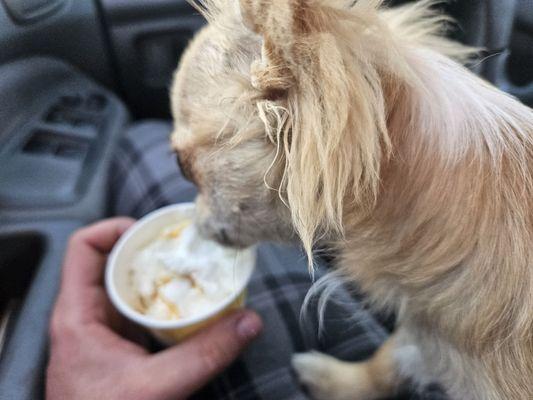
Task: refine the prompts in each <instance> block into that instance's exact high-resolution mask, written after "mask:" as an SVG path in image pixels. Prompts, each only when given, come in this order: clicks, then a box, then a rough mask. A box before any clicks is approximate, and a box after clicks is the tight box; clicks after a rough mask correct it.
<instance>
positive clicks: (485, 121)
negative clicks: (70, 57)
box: [172, 0, 533, 400]
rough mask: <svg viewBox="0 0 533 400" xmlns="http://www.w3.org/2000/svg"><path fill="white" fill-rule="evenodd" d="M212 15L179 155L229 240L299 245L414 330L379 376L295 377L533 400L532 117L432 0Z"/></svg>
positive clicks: (352, 395) (463, 399)
mask: <svg viewBox="0 0 533 400" xmlns="http://www.w3.org/2000/svg"><path fill="white" fill-rule="evenodd" d="M353 3H354V2H353V1H340V0H339V1H336V0H240V1H238V0H205V1H203V2H200V4H197V6H198V8H199V9H200V10H201V11H202V13H203V14H204V15H205V16H206V18H207V19H208V21H209V25H208V26H207V27H206V28H204V29H203V30H202V31H201V32H200V33H199V34H198V35H197V36H196V38H195V39H194V41H193V42H192V43H191V45H190V47H189V49H188V50H187V52H186V54H185V55H184V57H183V60H182V63H181V66H180V68H179V70H178V72H177V75H176V79H175V84H174V88H173V91H172V100H173V113H174V117H175V132H174V133H173V136H172V142H173V146H174V148H175V149H176V151H177V152H178V154H179V158H180V163H181V165H182V168H183V170H184V172H185V173H186V174H187V175H188V176H189V177H190V178H191V179H192V180H194V181H195V182H196V183H197V184H198V186H199V191H200V194H199V197H198V200H197V202H198V210H199V220H198V223H199V225H200V227H201V229H202V230H203V232H204V233H205V234H207V235H209V236H212V237H214V238H216V239H218V240H219V241H221V242H223V243H228V244H235V245H248V244H251V243H253V242H256V241H258V240H262V239H277V240H293V239H294V238H295V237H298V238H299V239H300V240H301V242H302V243H303V246H304V247H305V249H306V251H307V252H308V253H309V254H311V252H312V248H313V246H314V244H315V243H316V242H317V241H322V242H327V243H329V244H330V245H331V247H332V248H333V249H334V251H337V252H338V253H339V254H340V262H339V268H340V271H342V272H343V274H344V276H345V277H346V278H348V279H353V280H356V281H357V282H358V283H359V284H360V285H361V287H362V288H363V289H364V291H365V292H366V293H368V295H369V297H370V299H371V300H372V301H373V302H374V303H375V304H376V306H378V307H387V308H389V309H392V310H394V311H396V312H397V314H398V316H399V327H398V329H397V332H396V333H395V334H394V335H393V337H392V338H391V339H390V340H389V341H388V342H387V343H386V344H385V345H384V346H383V347H382V348H381V349H380V350H379V351H378V352H377V353H376V355H375V356H374V357H373V358H372V359H370V360H369V361H368V362H364V363H356V364H353V363H352V364H350V363H342V362H339V361H336V360H334V359H331V358H329V357H327V356H324V355H320V354H316V353H313V354H306V355H299V356H296V357H295V359H294V366H295V368H296V370H297V372H298V374H299V376H300V379H301V380H302V382H303V383H304V384H307V385H308V386H309V388H310V390H311V393H312V394H313V395H314V396H315V397H316V398H318V399H333V400H335V399H357V400H361V399H376V398H380V397H384V396H388V395H390V394H392V393H394V391H395V390H396V389H397V388H398V386H399V385H400V384H401V382H402V381H403V380H404V379H405V378H413V379H415V380H416V381H418V382H421V383H424V382H426V381H429V380H437V381H438V382H440V383H441V384H442V385H443V387H444V388H445V389H446V390H447V392H448V393H449V395H450V396H451V397H452V398H454V399H457V400H474V399H476V400H502V399H503V400H509V399H512V400H528V399H533V112H532V111H531V110H530V109H528V108H527V107H525V106H523V105H521V104H520V103H519V102H518V101H516V100H515V99H513V98H511V97H509V96H507V95H506V94H504V93H502V92H500V91H499V90H497V89H495V88H494V87H492V86H491V85H490V84H488V83H486V82H484V81H482V80H481V79H478V78H477V77H475V76H474V75H473V74H472V73H470V72H469V71H468V70H467V69H465V68H464V67H462V66H461V65H460V63H459V62H458V61H457V60H461V59H463V60H464V57H465V56H466V57H468V55H469V50H468V49H465V48H463V47H461V46H460V45H457V44H454V43H452V42H450V41H448V40H446V39H444V38H443V37H442V36H440V34H441V33H442V32H441V30H442V27H443V24H444V23H445V22H446V19H445V18H443V17H441V16H438V15H436V14H435V13H433V12H432V11H430V6H431V4H430V2H427V1H425V2H422V3H418V4H416V5H411V6H407V7H403V8H399V9H390V10H388V9H383V8H382V6H381V1H380V0H359V1H357V2H355V3H354V4H353Z"/></svg>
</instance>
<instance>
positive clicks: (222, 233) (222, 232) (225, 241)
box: [216, 228, 234, 246]
mask: <svg viewBox="0 0 533 400" xmlns="http://www.w3.org/2000/svg"><path fill="white" fill-rule="evenodd" d="M216 239H217V242H219V243H220V244H222V245H224V246H233V245H234V243H233V241H232V240H231V238H230V237H229V235H228V231H227V230H226V229H225V228H220V229H218V231H217V233H216Z"/></svg>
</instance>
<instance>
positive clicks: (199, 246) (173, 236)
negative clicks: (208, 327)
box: [130, 221, 253, 320]
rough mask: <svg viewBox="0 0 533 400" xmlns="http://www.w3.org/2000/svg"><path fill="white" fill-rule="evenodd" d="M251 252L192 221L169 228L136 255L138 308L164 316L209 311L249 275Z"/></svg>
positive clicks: (134, 272)
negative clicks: (211, 236)
mask: <svg viewBox="0 0 533 400" xmlns="http://www.w3.org/2000/svg"><path fill="white" fill-rule="evenodd" d="M250 257H251V252H247V251H243V252H240V251H239V250H236V249H230V248H227V247H223V246H221V245H219V244H218V243H215V242H213V241H209V240H206V239H204V238H202V237H201V236H200V235H199V233H198V230H197V228H196V226H195V225H194V224H192V223H191V222H190V221H185V222H182V223H178V224H175V225H173V226H170V227H169V228H166V229H164V230H163V231H162V232H161V233H160V234H159V235H158V236H156V237H155V238H154V240H153V241H151V242H150V243H149V244H148V245H146V246H145V247H144V248H142V249H141V250H139V251H138V252H137V253H136V254H135V255H134V257H133V261H132V267H131V273H130V278H131V286H132V288H133V290H134V291H135V292H136V294H137V297H138V300H139V302H138V307H137V310H138V311H139V312H141V313H143V314H145V315H147V316H150V317H153V318H156V319H160V320H178V319H182V318H189V317H194V316H198V315H203V314H206V313H209V312H210V311H211V310H213V309H214V308H216V307H217V306H218V305H219V304H220V303H221V302H224V301H225V300H226V299H228V298H229V297H230V296H232V295H233V294H235V292H236V291H237V290H240V289H242V286H243V284H244V282H243V281H244V280H245V279H248V276H249V273H250V269H251V268H252V266H253V260H250V259H245V258H250Z"/></svg>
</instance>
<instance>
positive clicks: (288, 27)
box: [239, 0, 388, 254]
mask: <svg viewBox="0 0 533 400" xmlns="http://www.w3.org/2000/svg"><path fill="white" fill-rule="evenodd" d="M381 1H382V0H359V1H358V2H357V3H356V5H355V6H353V7H352V6H351V5H352V3H353V1H348V0H239V6H240V14H241V17H242V20H243V22H244V24H245V26H246V27H248V29H250V30H252V31H253V32H255V33H256V34H258V35H259V36H260V37H261V39H262V54H261V58H260V60H257V61H255V62H254V63H253V65H252V68H251V79H252V84H253V86H254V87H255V88H256V89H258V90H259V91H260V93H261V95H260V97H262V98H261V99H259V101H258V102H257V107H258V110H259V116H260V117H261V119H262V121H263V122H264V124H265V128H266V133H267V136H268V137H269V138H270V139H271V141H272V142H273V143H274V144H276V145H277V147H278V151H277V153H276V154H277V155H278V156H279V160H280V164H283V165H284V167H285V168H284V174H283V177H282V179H281V183H280V187H279V193H280V194H281V195H282V196H284V197H285V200H286V202H287V204H288V205H289V208H290V210H291V214H292V219H293V223H294V225H295V228H296V230H297V232H298V234H299V236H300V239H301V240H302V243H303V245H304V247H305V249H306V251H307V253H308V254H311V251H312V247H313V242H314V240H316V239H317V237H320V236H321V235H325V236H327V235H328V234H329V233H330V232H335V233H337V234H341V235H342V232H343V221H342V219H343V212H344V209H345V207H346V204H345V200H346V199H350V201H349V203H350V206H351V207H354V206H357V207H359V208H361V209H363V208H369V207H371V205H372V202H373V198H374V197H375V196H374V195H375V193H376V192H377V188H378V184H379V165H380V157H381V145H382V144H383V143H387V141H388V136H387V132H386V127H385V115H386V113H385V111H384V109H383V108H384V105H383V101H382V98H383V97H382V96H381V90H382V89H381V79H380V77H379V75H378V71H377V70H376V69H375V68H374V67H373V66H372V65H371V62H370V55H369V52H368V51H366V50H365V51H363V50H361V49H363V48H365V46H368V44H367V41H368V39H367V38H366V37H369V36H370V34H369V32H374V31H376V30H378V29H377V27H378V25H376V24H377V22H376V21H377V20H378V18H377V12H376V11H377V7H378V6H379V4H380V3H381ZM365 35H366V37H365ZM378 43H383V41H379V42H378ZM356 50H357V51H356Z"/></svg>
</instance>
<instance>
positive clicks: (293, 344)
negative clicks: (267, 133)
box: [109, 121, 444, 400]
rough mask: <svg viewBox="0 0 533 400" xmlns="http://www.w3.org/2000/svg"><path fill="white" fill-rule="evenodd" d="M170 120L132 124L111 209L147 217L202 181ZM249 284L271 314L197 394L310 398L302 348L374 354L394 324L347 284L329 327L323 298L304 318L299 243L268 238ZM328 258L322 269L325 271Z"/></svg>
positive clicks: (185, 197)
mask: <svg viewBox="0 0 533 400" xmlns="http://www.w3.org/2000/svg"><path fill="white" fill-rule="evenodd" d="M169 132H170V125H169V124H168V123H166V122H159V121H148V122H143V123H140V124H137V125H134V126H133V127H131V128H130V129H129V130H128V131H127V132H126V135H125V136H124V138H123V140H122V142H121V146H120V148H119V150H118V151H117V153H116V157H115V160H114V164H113V169H112V171H113V173H112V176H111V182H110V187H111V190H112V192H111V198H110V201H109V205H110V214H111V215H129V216H132V217H134V218H139V217H141V216H143V215H144V214H146V213H148V212H150V211H152V210H154V209H156V208H159V207H162V206H165V205H168V204H172V203H178V202H184V201H190V200H192V199H193V198H194V196H195V188H194V186H193V185H192V184H190V183H189V182H187V181H186V180H185V179H184V178H183V177H182V176H181V174H180V172H179V170H178V167H177V165H176V162H175V157H174V156H173V155H172V153H171V151H170V148H169V145H168V135H169ZM258 252H259V253H258V265H257V268H256V271H255V273H254V276H253V277H252V281H251V284H250V286H249V290H248V299H247V304H248V306H249V307H250V308H252V309H254V310H256V311H257V312H258V313H259V314H260V315H261V317H262V318H263V320H264V323H265V330H264V332H263V334H262V336H261V337H260V338H259V339H258V340H257V341H255V342H254V343H253V344H252V345H251V346H250V347H249V348H248V349H247V351H246V352H245V353H244V354H243V355H242V357H241V358H240V359H238V360H237V361H236V362H235V363H234V364H233V365H232V366H231V367H230V368H228V370H227V371H226V372H225V373H224V374H222V375H221V376H220V377H219V378H217V379H215V380H214V381H213V382H212V383H211V384H210V385H209V386H208V387H206V388H205V389H204V390H203V391H202V392H200V393H198V394H197V395H196V396H195V398H197V399H209V400H211V399H239V400H245V399H250V400H251V399H254V400H255V399H265V400H267V399H268V400H271V399H275V400H285V399H296V400H299V399H307V396H306V395H305V393H304V392H303V391H302V389H301V388H300V387H299V385H298V384H297V383H296V381H295V379H294V377H293V375H292V373H291V370H290V357H291V355H292V354H293V353H295V352H303V351H309V350H318V351H321V352H325V353H328V354H331V355H333V356H335V357H338V358H340V359H343V360H352V361H358V360H363V359H365V358H368V357H369V356H370V355H371V354H372V353H373V352H374V351H375V350H376V349H377V348H378V347H379V345H380V344H381V343H382V342H383V341H384V340H385V339H386V338H387V336H388V334H389V332H388V330H387V329H386V328H385V326H384V325H382V324H381V323H379V322H378V319H376V318H375V317H374V316H372V315H371V314H370V313H369V312H368V311H367V310H366V309H364V308H363V307H362V305H361V302H359V301H358V300H357V296H356V295H354V294H353V293H352V291H348V290H346V289H340V290H339V292H338V293H337V296H336V298H337V299H338V300H340V301H336V302H332V303H330V304H329V305H328V306H327V308H326V312H325V316H326V317H325V323H324V328H325V329H324V334H323V335H318V329H317V328H318V323H317V312H316V304H311V306H310V309H309V310H308V315H309V316H310V317H309V318H306V320H305V321H306V322H305V323H304V324H301V323H300V309H301V306H302V302H303V299H304V297H305V295H306V293H307V291H308V290H309V288H310V286H311V284H312V282H311V278H310V276H309V274H308V272H307V262H306V260H305V257H304V255H303V253H302V252H301V251H300V249H298V248H294V247H284V246H280V245H274V244H262V245H261V246H259V250H258ZM326 270H327V267H326V266H325V265H321V266H320V267H319V269H318V273H317V277H320V276H321V275H322V274H324V273H325V271H326ZM400 398H401V399H428V400H430V399H431V400H437V399H444V397H443V396H442V395H441V394H440V393H439V392H438V390H432V389H428V390H427V391H425V392H424V393H421V394H420V393H419V394H414V393H410V392H406V393H405V394H402V395H401V396H399V397H397V399H398V400H399V399H400Z"/></svg>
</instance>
